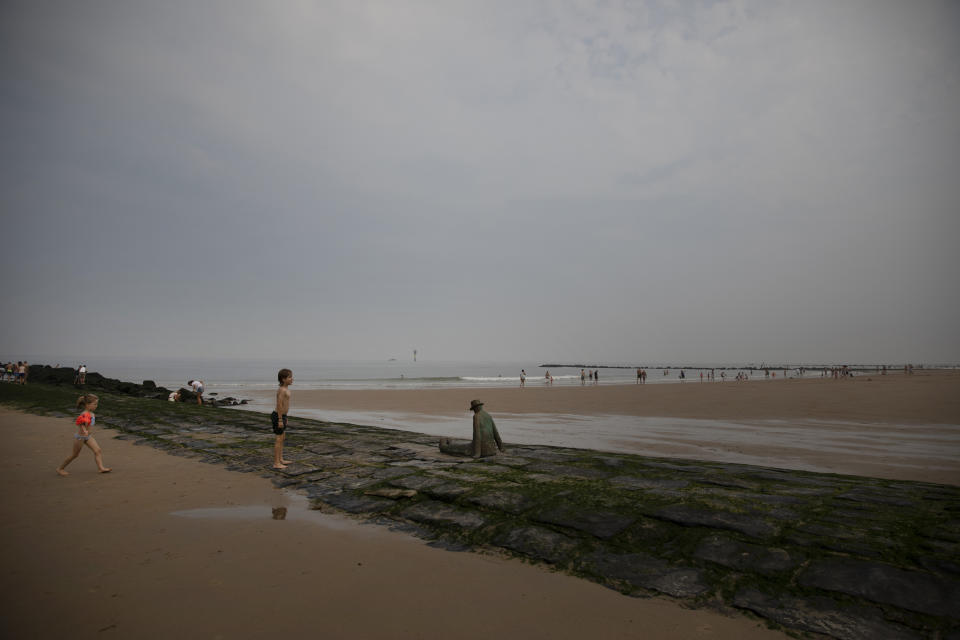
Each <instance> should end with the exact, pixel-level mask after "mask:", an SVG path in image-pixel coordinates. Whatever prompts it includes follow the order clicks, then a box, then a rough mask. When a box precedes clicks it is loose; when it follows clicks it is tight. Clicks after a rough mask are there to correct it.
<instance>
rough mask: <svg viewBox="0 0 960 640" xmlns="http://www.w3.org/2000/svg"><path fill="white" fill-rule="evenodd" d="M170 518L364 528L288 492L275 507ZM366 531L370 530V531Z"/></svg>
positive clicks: (190, 512) (197, 512)
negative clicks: (316, 507)
mask: <svg viewBox="0 0 960 640" xmlns="http://www.w3.org/2000/svg"><path fill="white" fill-rule="evenodd" d="M170 515H172V516H174V517H177V518H191V519H196V520H247V521H255V520H293V521H301V522H310V523H312V524H316V525H319V526H322V527H324V528H326V529H336V530H341V531H348V530H349V531H351V532H353V531H355V530H356V529H357V528H358V527H360V526H361V525H359V524H358V523H357V522H356V521H354V520H351V519H349V518H346V517H344V516H341V515H337V514H331V513H324V512H322V511H317V510H316V509H311V508H310V501H309V500H308V499H307V498H306V497H305V496H302V495H299V494H295V493H288V492H284V493H283V494H282V496H281V497H278V499H277V500H276V501H274V502H273V503H272V504H247V505H231V506H229V507H206V508H201V509H185V510H183V511H172V512H171V513H170ZM363 530H366V531H369V528H364V529H363ZM371 533H373V532H371Z"/></svg>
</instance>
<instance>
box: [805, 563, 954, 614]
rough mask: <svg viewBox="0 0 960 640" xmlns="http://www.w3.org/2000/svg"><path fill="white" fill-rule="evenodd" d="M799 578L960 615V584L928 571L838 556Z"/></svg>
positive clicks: (814, 584) (915, 607)
mask: <svg viewBox="0 0 960 640" xmlns="http://www.w3.org/2000/svg"><path fill="white" fill-rule="evenodd" d="M798 582H799V583H800V584H801V585H803V586H805V587H816V588H818V589H826V590H827V591H838V592H840V593H846V594H849V595H852V596H858V597H861V598H865V599H867V600H872V601H874V602H880V603H883V604H892V605H894V606H896V607H901V608H903V609H908V610H910V611H918V612H920V613H927V614H930V615H934V616H946V617H950V618H953V619H960V585H958V584H957V582H956V581H947V580H944V579H943V578H940V577H938V576H934V575H931V574H928V573H922V572H919V571H905V570H903V569H899V568H897V567H894V566H891V565H888V564H880V563H876V562H869V561H865V560H854V559H847V558H836V559H833V560H821V561H818V562H815V563H813V564H811V565H810V566H809V567H807V568H806V569H804V570H803V571H801V572H800V575H799V577H798Z"/></svg>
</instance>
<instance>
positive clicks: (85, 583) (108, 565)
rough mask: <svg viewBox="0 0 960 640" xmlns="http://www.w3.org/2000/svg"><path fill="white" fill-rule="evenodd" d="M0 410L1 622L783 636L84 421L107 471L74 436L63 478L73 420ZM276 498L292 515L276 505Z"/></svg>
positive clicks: (111, 628) (74, 626)
mask: <svg viewBox="0 0 960 640" xmlns="http://www.w3.org/2000/svg"><path fill="white" fill-rule="evenodd" d="M109 410H110V407H109V403H105V404H104V405H102V406H101V407H100V413H101V414H107V413H109ZM0 428H2V429H3V432H4V433H5V434H6V437H5V438H4V439H3V449H4V451H6V453H5V454H4V459H5V460H6V461H7V463H6V464H5V465H3V467H2V468H0V480H2V483H3V487H4V499H3V502H2V520H0V522H2V525H0V527H2V528H0V530H2V532H3V533H2V546H0V548H2V555H0V565H2V566H3V567H4V572H3V576H2V578H0V581H2V582H0V584H2V593H3V597H2V598H0V602H2V605H0V636H2V637H7V638H24V637H33V638H52V637H58V636H63V637H71V638H111V637H116V638H172V637H182V638H261V637H275V636H277V635H278V634H282V635H288V634H293V633H297V634H299V635H300V636H302V637H323V638H485V639H486V638H490V637H500V638H550V639H552V640H553V639H557V638H582V637H587V636H592V637H600V638H638V637H643V638H651V639H653V640H656V639H662V638H676V639H678V640H679V639H692V638H738V639H739V638H743V639H748V640H749V639H753V638H785V637H786V636H785V635H783V634H781V633H779V632H773V631H770V630H768V629H765V628H763V627H762V626H761V625H760V624H759V623H757V622H755V621H752V620H750V619H747V618H744V617H736V618H728V617H725V616H722V615H719V614H717V613H713V612H709V611H691V610H687V609H683V608H681V607H680V606H679V605H677V604H675V603H673V602H671V601H668V600H664V599H635V598H629V597H626V596H623V595H620V594H618V593H616V592H614V591H611V590H608V589H605V588H603V587H600V586H598V585H596V584H593V583H590V582H587V581H584V580H580V579H576V578H572V577H569V576H564V575H560V574H555V573H551V572H549V571H546V570H544V569H542V568H539V567H534V566H530V565H526V564H524V563H522V562H519V561H517V560H514V559H506V558H501V557H494V556H487V555H480V554H473V553H452V552H448V551H443V550H439V549H434V548H430V547H427V546H426V545H425V544H424V543H423V542H422V541H419V540H416V539H413V538H410V537H408V536H406V535H403V534H398V533H391V532H388V531H386V530H385V529H383V528H380V527H375V526H370V525H359V524H357V523H355V522H353V521H349V520H344V519H341V518H338V517H334V516H329V515H319V514H314V513H313V512H307V513H300V514H299V517H296V518H295V517H293V516H294V515H297V513H298V512H297V511H296V509H295V508H294V507H296V505H297V503H298V501H297V500H295V499H293V498H291V496H290V495H289V494H286V493H284V492H282V491H280V490H276V489H274V488H272V486H271V485H270V483H269V482H268V481H267V480H265V479H263V478H259V477H255V476H251V475H245V474H239V473H232V472H228V471H226V470H225V469H223V468H221V467H217V466H211V465H206V464H202V463H200V462H197V461H195V460H189V459H183V458H178V457H175V456H170V455H168V454H165V453H163V452H160V451H157V450H154V449H151V448H148V447H138V446H134V445H132V444H131V443H130V442H128V441H122V440H114V439H113V438H112V432H110V431H107V430H99V431H98V432H97V433H96V436H97V438H98V439H99V442H100V444H101V446H102V447H103V449H104V459H105V462H106V464H107V465H108V466H112V467H113V469H114V471H113V473H110V474H105V475H101V474H97V473H96V469H95V467H94V464H93V456H92V455H91V454H90V452H89V451H87V450H84V452H83V453H82V454H81V456H80V458H79V459H77V460H76V461H74V463H73V464H72V465H71V466H70V467H69V471H70V472H71V475H70V476H69V477H66V478H61V477H59V476H57V475H56V473H55V472H54V468H55V467H56V465H57V464H59V463H60V461H61V460H62V459H63V458H64V457H65V456H66V454H67V453H68V452H69V450H70V445H71V434H72V433H73V429H74V427H73V425H72V421H71V420H67V419H53V418H44V417H37V416H31V415H25V414H22V413H18V412H14V411H11V410H9V409H6V408H2V407H0ZM280 506H289V507H291V511H290V517H288V519H286V520H282V521H281V520H273V519H272V518H271V515H270V514H271V508H273V507H280ZM203 509H226V511H225V512H222V513H228V514H229V513H233V514H234V515H235V517H183V516H182V515H173V514H174V512H182V511H188V512H191V513H193V514H203V513H208V514H209V513H212V512H203V511H196V510H203ZM231 509H232V510H231ZM311 516H313V517H311Z"/></svg>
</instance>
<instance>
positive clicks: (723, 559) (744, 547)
mask: <svg viewBox="0 0 960 640" xmlns="http://www.w3.org/2000/svg"><path fill="white" fill-rule="evenodd" d="M693 555H694V557H696V558H700V559H702V560H709V561H710V562H715V563H717V564H720V565H723V566H725V567H729V568H731V569H737V570H739V571H750V572H756V573H759V574H762V575H776V574H780V573H784V572H787V571H792V570H794V569H796V568H797V567H799V566H800V563H801V562H803V559H804V557H803V556H802V555H799V554H797V553H796V552H794V554H793V555H791V554H790V553H789V552H788V551H786V550H785V549H777V548H771V547H764V546H760V545H756V544H748V543H745V542H740V541H738V540H733V539H731V538H728V537H726V536H721V535H713V536H708V537H707V538H705V539H703V540H702V541H701V542H700V544H699V545H698V546H697V549H696V551H695V552H694V554H693Z"/></svg>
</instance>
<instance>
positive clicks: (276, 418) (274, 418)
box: [270, 411, 287, 436]
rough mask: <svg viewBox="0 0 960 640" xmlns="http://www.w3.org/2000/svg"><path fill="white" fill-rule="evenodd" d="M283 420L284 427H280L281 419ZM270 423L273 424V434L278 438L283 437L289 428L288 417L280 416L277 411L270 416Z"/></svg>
mask: <svg viewBox="0 0 960 640" xmlns="http://www.w3.org/2000/svg"><path fill="white" fill-rule="evenodd" d="M281 417H282V418H283V426H282V427H281V426H280V418H281ZM270 422H271V423H273V432H274V433H275V434H277V435H278V436H282V435H283V431H284V429H286V428H287V416H286V415H284V416H280V415H278V414H277V412H276V411H274V412H273V413H271V414H270Z"/></svg>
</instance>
